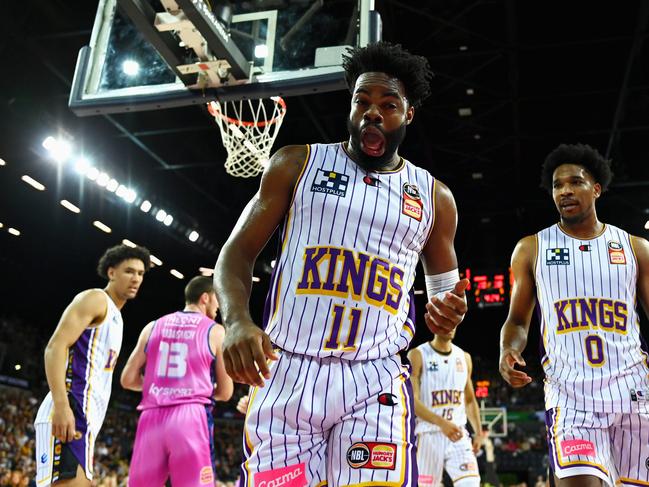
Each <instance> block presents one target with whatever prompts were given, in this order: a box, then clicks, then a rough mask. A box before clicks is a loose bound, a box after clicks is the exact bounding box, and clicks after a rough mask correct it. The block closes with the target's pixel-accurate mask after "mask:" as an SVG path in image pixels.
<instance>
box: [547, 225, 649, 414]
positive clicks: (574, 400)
mask: <svg viewBox="0 0 649 487" xmlns="http://www.w3.org/2000/svg"><path fill="white" fill-rule="evenodd" d="M536 241H537V255H536V263H535V275H536V291H537V297H538V308H537V311H540V317H539V321H540V323H541V361H542V363H543V369H544V371H545V375H546V379H545V406H546V410H547V409H550V408H554V407H564V408H570V409H576V410H579V411H593V412H601V413H630V412H634V411H637V410H638V409H637V404H639V403H645V401H647V399H648V398H647V397H646V394H647V393H648V391H649V380H648V376H647V374H648V373H649V367H648V366H647V358H648V357H649V356H648V355H647V353H646V346H645V344H644V340H643V339H642V337H641V335H640V327H639V320H638V313H637V312H636V309H635V305H636V286H637V282H636V281H637V275H638V271H637V269H638V266H637V262H636V257H635V254H634V251H633V247H632V243H631V239H630V236H629V234H628V233H627V232H625V231H624V230H621V229H619V228H616V227H614V226H612V225H605V227H604V230H603V231H602V233H601V234H600V235H598V236H597V237H595V238H592V239H578V238H574V237H572V236H570V235H568V234H566V233H565V232H564V231H563V230H562V229H561V228H560V227H559V225H556V224H555V225H553V226H551V227H549V228H546V229H545V230H542V231H541V232H539V233H538V234H537V235H536ZM634 403H635V404H636V407H634ZM645 404H647V405H649V403H645Z"/></svg>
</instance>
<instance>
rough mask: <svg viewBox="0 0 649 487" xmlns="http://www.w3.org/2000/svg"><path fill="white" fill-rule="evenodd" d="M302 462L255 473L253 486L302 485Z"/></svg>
mask: <svg viewBox="0 0 649 487" xmlns="http://www.w3.org/2000/svg"><path fill="white" fill-rule="evenodd" d="M305 485H307V481H306V475H305V473H304V463H298V464H297V465H290V466H288V467H283V468H276V469H275V470H270V471H268V472H259V473H256V474H255V487H304V486H305Z"/></svg>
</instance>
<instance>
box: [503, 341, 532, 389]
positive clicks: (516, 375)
mask: <svg viewBox="0 0 649 487" xmlns="http://www.w3.org/2000/svg"><path fill="white" fill-rule="evenodd" d="M516 365H520V366H521V367H525V360H523V357H522V356H521V354H520V353H519V352H518V351H516V350H512V349H506V350H503V351H502V354H501V355H500V375H502V376H503V379H505V380H506V381H507V383H508V384H509V385H511V386H512V387H523V386H526V385H527V384H529V383H530V382H532V378H531V377H530V376H529V375H527V374H526V373H525V372H523V371H522V370H516V369H515V368H514V367H515V366H516Z"/></svg>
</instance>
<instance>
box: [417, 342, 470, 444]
mask: <svg viewBox="0 0 649 487" xmlns="http://www.w3.org/2000/svg"><path fill="white" fill-rule="evenodd" d="M408 360H409V361H410V366H411V374H410V381H411V383H412V393H413V395H414V396H415V397H414V398H415V414H416V415H417V417H418V418H419V419H422V420H424V421H428V422H429V423H431V424H434V425H436V426H439V428H440V429H441V430H442V433H444V434H445V435H446V436H447V437H448V439H449V440H451V441H457V440H459V439H460V438H462V430H461V429H460V428H459V427H458V426H457V425H455V424H453V423H451V422H450V421H448V420H447V419H444V418H442V417H441V416H440V415H439V414H435V413H434V412H432V411H431V410H430V409H429V408H427V407H426V405H425V404H424V403H423V402H421V399H420V397H421V389H420V377H421V372H422V370H423V364H422V359H421V353H419V350H417V349H413V350H410V352H408Z"/></svg>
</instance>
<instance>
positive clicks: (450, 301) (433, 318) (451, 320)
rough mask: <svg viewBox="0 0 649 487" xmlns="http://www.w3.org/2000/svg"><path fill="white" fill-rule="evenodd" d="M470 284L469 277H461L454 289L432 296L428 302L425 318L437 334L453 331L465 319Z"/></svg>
mask: <svg viewBox="0 0 649 487" xmlns="http://www.w3.org/2000/svg"><path fill="white" fill-rule="evenodd" d="M468 285H469V280H468V279H461V280H459V281H458V282H457V283H456V284H455V287H454V288H453V290H452V291H449V292H446V293H444V294H443V295H442V293H439V295H436V296H432V297H431V298H430V301H429V302H428V303H426V314H424V320H425V321H426V325H427V326H428V328H430V331H432V332H433V333H435V334H438V333H448V332H450V331H453V330H454V329H455V327H456V326H457V325H459V324H460V323H461V322H462V320H463V319H464V315H465V314H466V312H467V304H466V297H465V290H466V288H467V286H468Z"/></svg>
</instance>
